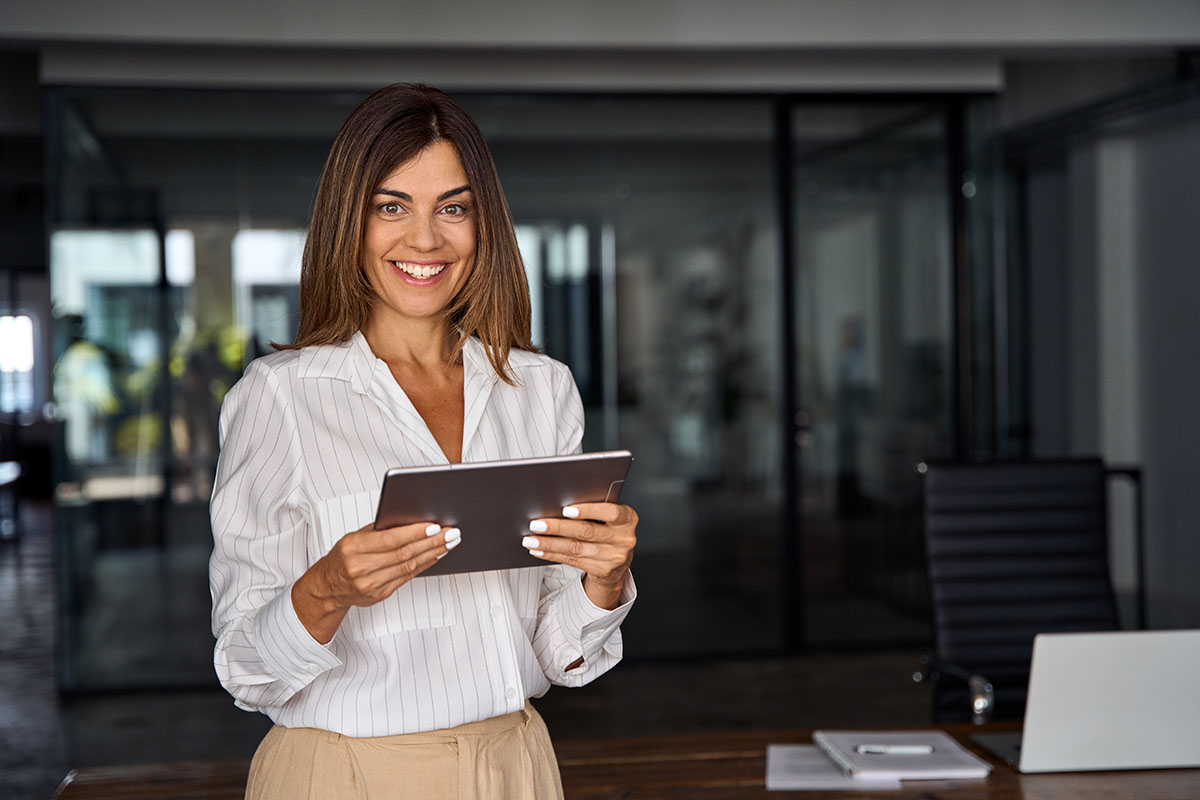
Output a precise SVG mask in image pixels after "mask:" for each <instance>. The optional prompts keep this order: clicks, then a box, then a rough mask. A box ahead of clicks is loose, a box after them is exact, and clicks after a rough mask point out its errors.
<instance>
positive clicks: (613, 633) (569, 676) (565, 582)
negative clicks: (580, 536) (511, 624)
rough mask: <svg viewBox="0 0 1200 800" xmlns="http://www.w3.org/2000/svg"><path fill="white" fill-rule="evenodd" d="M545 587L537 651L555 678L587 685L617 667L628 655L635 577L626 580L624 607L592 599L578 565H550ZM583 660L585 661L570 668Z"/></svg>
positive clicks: (548, 673) (560, 682)
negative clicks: (625, 636)
mask: <svg viewBox="0 0 1200 800" xmlns="http://www.w3.org/2000/svg"><path fill="white" fill-rule="evenodd" d="M542 591H543V596H542V602H541V605H540V606H539V608H538V617H539V619H538V623H539V624H538V630H537V633H536V634H535V636H534V652H536V653H537V656H538V663H539V664H540V665H541V667H542V672H544V673H545V675H546V677H547V678H548V679H549V681H550V682H551V683H555V684H558V685H559V686H582V685H583V684H585V683H588V682H590V681H592V680H594V679H595V678H597V677H599V676H600V675H603V674H604V673H605V672H608V671H609V670H610V669H612V668H613V667H614V666H616V664H617V662H619V661H620V660H621V657H622V655H624V647H623V643H622V641H621V623H622V622H623V621H624V620H625V617H626V615H627V614H629V609H630V607H631V606H632V605H633V601H634V600H635V599H637V586H636V585H635V584H634V582H633V576H632V575H629V576H627V577H626V578H625V586H624V587H623V588H622V589H621V597H620V600H619V602H618V605H617V607H616V608H614V609H613V610H611V611H609V610H607V609H603V608H599V607H598V606H596V605H595V604H594V603H592V601H591V600H589V599H588V596H587V593H586V592H585V591H584V590H583V580H582V573H581V572H580V571H579V570H577V569H575V568H574V567H568V566H563V565H555V566H554V567H552V568H550V569H547V570H546V573H545V575H544V576H543V578H542ZM580 658H582V659H583V663H582V664H580V665H579V666H577V667H575V668H574V669H571V670H568V669H567V667H569V666H571V665H572V664H574V663H575V662H576V661H578V660H579V659H580Z"/></svg>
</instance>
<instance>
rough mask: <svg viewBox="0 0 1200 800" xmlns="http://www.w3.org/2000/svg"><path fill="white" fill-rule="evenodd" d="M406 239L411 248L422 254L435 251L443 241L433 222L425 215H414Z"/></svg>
mask: <svg viewBox="0 0 1200 800" xmlns="http://www.w3.org/2000/svg"><path fill="white" fill-rule="evenodd" d="M405 238H406V239H407V240H408V246H409V247H411V248H413V249H414V250H418V251H420V252H429V251H430V250H434V249H436V248H437V247H438V246H439V245H440V244H441V241H442V240H441V235H440V234H439V233H438V230H437V226H436V225H435V224H434V222H433V220H432V219H430V218H429V217H427V216H425V215H423V214H421V215H414V217H413V219H412V221H411V224H410V225H409V228H408V231H407V236H406V237H405Z"/></svg>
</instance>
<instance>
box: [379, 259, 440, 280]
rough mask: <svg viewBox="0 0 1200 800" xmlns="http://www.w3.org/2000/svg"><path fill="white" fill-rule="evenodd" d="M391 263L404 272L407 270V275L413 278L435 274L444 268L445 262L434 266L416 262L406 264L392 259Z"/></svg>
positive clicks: (430, 276) (428, 276) (429, 276)
mask: <svg viewBox="0 0 1200 800" xmlns="http://www.w3.org/2000/svg"><path fill="white" fill-rule="evenodd" d="M392 264H394V265H395V266H396V267H397V268H398V269H401V270H403V271H404V272H407V273H408V274H409V275H412V276H413V277H414V278H432V277H433V276H434V275H437V274H438V273H439V272H441V271H442V270H444V269H445V268H446V265H445V264H438V265H437V266H434V267H431V266H428V265H425V266H421V265H418V264H407V263H405V262H403V261H393V262H392Z"/></svg>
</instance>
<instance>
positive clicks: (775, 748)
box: [767, 744, 900, 791]
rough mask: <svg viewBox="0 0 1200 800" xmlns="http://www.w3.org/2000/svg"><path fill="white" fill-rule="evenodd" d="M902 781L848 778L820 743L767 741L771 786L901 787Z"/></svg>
mask: <svg viewBox="0 0 1200 800" xmlns="http://www.w3.org/2000/svg"><path fill="white" fill-rule="evenodd" d="M899 788H900V781H897V780H889V779H887V778H884V779H881V780H876V779H873V778H871V779H867V778H848V777H846V774H845V773H844V772H842V771H841V770H840V769H838V767H837V765H835V764H834V763H833V762H832V761H830V760H829V758H827V757H826V755H825V754H824V753H822V752H821V751H820V750H819V749H817V747H816V745H811V744H772V745H767V789H769V790H771V791H780V790H784V791H787V790H794V789H899Z"/></svg>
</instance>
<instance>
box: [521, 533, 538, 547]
mask: <svg viewBox="0 0 1200 800" xmlns="http://www.w3.org/2000/svg"><path fill="white" fill-rule="evenodd" d="M537 546H538V540H537V537H536V536H526V537H525V538H524V539H522V540H521V547H524V548H525V549H526V550H532V549H533V548H535V547H537Z"/></svg>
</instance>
